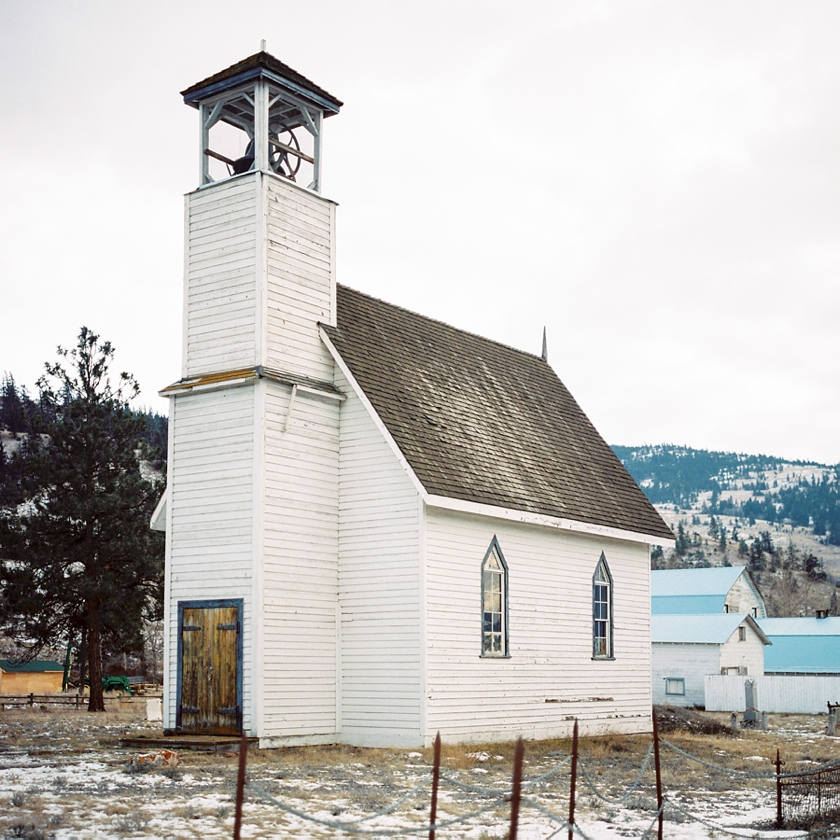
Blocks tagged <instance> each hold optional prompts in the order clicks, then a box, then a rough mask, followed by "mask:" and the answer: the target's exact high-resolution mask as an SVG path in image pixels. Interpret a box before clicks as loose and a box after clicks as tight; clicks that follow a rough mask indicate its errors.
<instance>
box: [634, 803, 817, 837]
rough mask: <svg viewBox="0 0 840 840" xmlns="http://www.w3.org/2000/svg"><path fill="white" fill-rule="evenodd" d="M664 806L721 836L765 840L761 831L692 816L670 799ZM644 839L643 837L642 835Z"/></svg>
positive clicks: (791, 835) (805, 834)
mask: <svg viewBox="0 0 840 840" xmlns="http://www.w3.org/2000/svg"><path fill="white" fill-rule="evenodd" d="M665 805H668V806H669V807H671V808H673V809H674V810H675V811H677V812H678V813H680V814H682V815H683V816H684V817H687V818H688V819H690V820H691V821H692V822H696V823H700V825H704V826H706V828H711V829H712V830H713V831H720V832H722V833H723V834H729V835H731V836H733V837H746V838H750V840H761V838H766V837H767V834H766V833H765V832H763V831H754V830H752V829H743V830H742V831H739V830H736V829H734V828H726V827H725V826H722V825H719V824H718V823H713V822H711V820H707V819H705V818H704V817H701V816H699V815H697V814H692V813H691V812H690V811H687V810H686V809H685V808H683V807H682V805H680V804H679V803H677V802H674V801H673V800H671V799H668V798H665V799H664V800H663V802H662V807H663V808H664V807H665ZM744 831H750V832H751V833H750V834H745V833H744ZM808 836H809V835H808V833H807V832H805V833H804V834H785V840H804V838H807V837H808ZM643 837H644V835H643Z"/></svg>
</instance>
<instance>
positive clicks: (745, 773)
mask: <svg viewBox="0 0 840 840" xmlns="http://www.w3.org/2000/svg"><path fill="white" fill-rule="evenodd" d="M659 743H660V744H664V745H665V746H666V747H670V748H671V749H672V750H673V751H674V752H675V753H679V754H680V755H681V756H683V757H684V758H687V759H689V760H691V761H695V762H697V764H702V765H703V766H704V767H709V768H711V769H712V770H719V771H720V772H721V773H729V774H730V775H732V776H744V777H745V778H747V779H761V780H763V781H770V780H772V781H775V780H776V779H777V778H778V779H794V778H797V777H798V776H810V775H813V774H814V773H822V772H824V771H825V770H833V769H835V768H837V767H838V766H840V761H829V762H828V763H827V764H821V765H819V767H814V768H812V769H810V770H796V771H794V772H793V773H779V774H778V775H777V774H776V773H775V772H774V773H751V772H750V771H749V770H734V769H731V768H729V767H724V766H723V765H722V764H713V763H712V762H710V761H706V760H705V759H702V758H698V757H697V756H696V755H692V754H691V753H690V752H686V751H685V750H683V749H680V748H679V747H678V746H676V745H674V744H672V743H671V742H670V741H666V740H665V739H664V738H661V739H660V741H659ZM768 760H769V761H772V759H768Z"/></svg>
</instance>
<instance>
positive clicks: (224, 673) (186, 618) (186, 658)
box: [177, 601, 242, 735]
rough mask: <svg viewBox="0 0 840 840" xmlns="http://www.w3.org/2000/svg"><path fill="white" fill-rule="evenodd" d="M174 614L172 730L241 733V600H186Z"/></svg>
mask: <svg viewBox="0 0 840 840" xmlns="http://www.w3.org/2000/svg"><path fill="white" fill-rule="evenodd" d="M178 612H179V628H178V630H179V633H180V640H179V642H180V650H179V653H180V657H179V658H180V662H181V666H180V674H179V680H180V683H179V689H180V691H179V706H178V722H177V726H178V729H179V730H180V731H182V732H192V733H196V734H203V735H216V734H219V735H221V734H236V733H239V732H241V731H242V697H241V694H242V689H241V685H242V679H241V668H242V643H241V631H242V620H241V619H242V616H241V602H230V601H227V602H219V601H216V602H206V603H201V602H189V603H185V604H181V605H180V609H179V610H178Z"/></svg>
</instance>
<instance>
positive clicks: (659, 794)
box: [652, 709, 664, 840]
mask: <svg viewBox="0 0 840 840" xmlns="http://www.w3.org/2000/svg"><path fill="white" fill-rule="evenodd" d="M652 712H653V766H654V768H655V769H656V810H657V811H658V812H659V827H658V829H657V832H656V836H657V838H658V840H662V823H663V819H664V814H663V813H662V767H661V766H660V764H659V725H658V723H657V720H656V709H653V710H652Z"/></svg>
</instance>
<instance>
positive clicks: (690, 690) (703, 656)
mask: <svg viewBox="0 0 840 840" xmlns="http://www.w3.org/2000/svg"><path fill="white" fill-rule="evenodd" d="M720 647H721V646H720V645H715V644H709V645H686V644H666V643H663V642H657V643H655V644H653V645H652V648H653V657H652V663H651V680H652V687H653V702H654V703H667V704H669V705H671V706H704V705H705V704H706V688H705V680H706V676H707V674H719V673H720ZM668 679H672V680H684V683H683V688H684V689H685V694H666V691H665V690H666V680H668ZM743 679H744V677H741V680H743Z"/></svg>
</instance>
